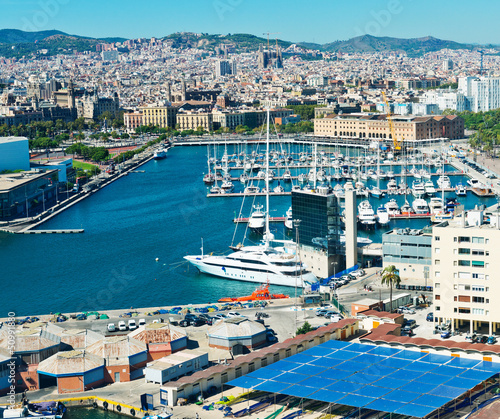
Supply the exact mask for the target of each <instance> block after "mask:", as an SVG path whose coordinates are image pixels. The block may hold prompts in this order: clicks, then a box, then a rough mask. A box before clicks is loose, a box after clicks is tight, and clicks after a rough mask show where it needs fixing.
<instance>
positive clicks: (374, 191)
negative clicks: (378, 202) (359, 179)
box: [370, 186, 385, 198]
mask: <svg viewBox="0 0 500 419" xmlns="http://www.w3.org/2000/svg"><path fill="white" fill-rule="evenodd" d="M370 195H371V196H373V197H375V198H380V197H381V196H384V195H385V194H384V192H382V190H381V189H380V188H379V187H378V186H373V187H372V188H371V189H370Z"/></svg>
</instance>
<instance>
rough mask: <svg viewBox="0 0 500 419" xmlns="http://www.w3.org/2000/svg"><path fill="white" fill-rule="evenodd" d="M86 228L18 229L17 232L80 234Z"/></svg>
mask: <svg viewBox="0 0 500 419" xmlns="http://www.w3.org/2000/svg"><path fill="white" fill-rule="evenodd" d="M84 231H85V230H84V229H83V228H77V229H64V230H26V231H16V233H15V234H79V233H83V232H84Z"/></svg>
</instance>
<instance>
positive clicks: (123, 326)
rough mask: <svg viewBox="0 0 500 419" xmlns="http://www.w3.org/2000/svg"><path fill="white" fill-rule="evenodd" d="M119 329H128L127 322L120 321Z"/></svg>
mask: <svg viewBox="0 0 500 419" xmlns="http://www.w3.org/2000/svg"><path fill="white" fill-rule="evenodd" d="M118 330H120V331H121V332H123V331H125V330H127V324H126V323H125V322H124V321H123V320H122V321H120V322H118Z"/></svg>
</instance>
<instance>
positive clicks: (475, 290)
mask: <svg viewBox="0 0 500 419" xmlns="http://www.w3.org/2000/svg"><path fill="white" fill-rule="evenodd" d="M489 219H490V222H489V223H487V222H486V221H485V214H484V211H483V210H471V211H468V212H467V213H462V215H461V216H457V217H455V218H454V219H453V220H451V221H447V222H443V223H441V224H437V225H435V226H434V227H433V233H432V236H433V237H432V280H433V282H434V317H435V318H437V319H438V321H439V322H449V323H451V327H452V329H453V330H455V329H458V328H461V329H462V330H463V329H466V330H467V331H469V332H471V333H472V332H482V333H485V334H490V335H491V334H492V333H495V332H496V331H497V330H498V329H499V328H500V283H499V282H498V281H496V275H495V272H499V271H500V259H498V258H497V257H495V256H496V251H495V249H498V248H499V247H500V229H499V227H500V223H499V220H500V216H499V214H498V213H497V212H493V213H492V214H489Z"/></svg>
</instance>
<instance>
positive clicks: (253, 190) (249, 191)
mask: <svg viewBox="0 0 500 419" xmlns="http://www.w3.org/2000/svg"><path fill="white" fill-rule="evenodd" d="M243 192H244V193H246V194H253V193H259V192H260V188H259V187H258V186H254V185H248V186H247V187H246V188H245V190H244V191H243Z"/></svg>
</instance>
